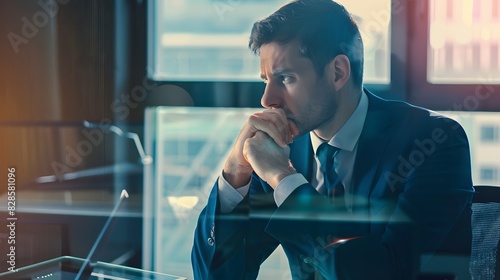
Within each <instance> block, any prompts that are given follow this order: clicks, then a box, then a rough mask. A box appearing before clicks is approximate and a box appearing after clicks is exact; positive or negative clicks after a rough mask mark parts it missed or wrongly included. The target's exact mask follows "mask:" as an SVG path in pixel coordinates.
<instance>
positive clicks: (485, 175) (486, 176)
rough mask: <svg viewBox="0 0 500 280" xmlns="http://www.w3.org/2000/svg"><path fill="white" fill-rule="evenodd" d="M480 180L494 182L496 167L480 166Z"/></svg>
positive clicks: (495, 179)
mask: <svg viewBox="0 0 500 280" xmlns="http://www.w3.org/2000/svg"><path fill="white" fill-rule="evenodd" d="M480 170H481V171H480V177H481V181H484V182H496V181H497V179H498V169H497V168H495V167H481V169H480Z"/></svg>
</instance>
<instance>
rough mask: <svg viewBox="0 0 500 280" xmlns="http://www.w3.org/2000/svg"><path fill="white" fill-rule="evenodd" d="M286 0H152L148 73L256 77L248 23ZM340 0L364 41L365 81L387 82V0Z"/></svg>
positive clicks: (188, 78) (169, 77)
mask: <svg viewBox="0 0 500 280" xmlns="http://www.w3.org/2000/svg"><path fill="white" fill-rule="evenodd" d="M287 2H289V0H269V1H262V0H246V1H242V0H231V1H229V0H220V1H215V0H204V1H200V0H156V1H152V2H151V5H150V7H149V13H150V18H151V20H150V22H149V39H148V41H149V50H148V52H149V55H148V64H149V67H148V69H149V71H150V73H149V75H150V77H151V78H152V79H154V80H170V81H172V80H174V81H259V80H260V79H259V72H260V68H259V59H258V57H256V56H254V55H253V54H252V53H251V51H250V50H249V49H248V47H247V44H248V37H249V33H250V30H251V27H252V24H253V22H255V21H256V20H257V19H260V18H263V17H265V16H267V15H269V14H271V13H272V12H273V11H275V10H276V9H277V8H279V7H280V6H281V5H283V4H285V3H287ZM338 2H340V3H343V4H344V5H345V6H346V8H347V9H348V10H349V11H350V12H351V13H352V14H353V16H354V17H355V18H356V20H357V22H358V23H359V26H360V30H361V33H362V37H363V40H364V44H365V68H364V71H365V79H364V80H365V83H370V84H389V83H390V54H391V49H390V37H391V36H390V21H391V1H390V0H372V1H365V2H364V3H363V5H359V3H357V2H356V1H353V0H343V1H338ZM395 8H398V9H399V8H401V7H395ZM396 12H399V10H398V11H396Z"/></svg>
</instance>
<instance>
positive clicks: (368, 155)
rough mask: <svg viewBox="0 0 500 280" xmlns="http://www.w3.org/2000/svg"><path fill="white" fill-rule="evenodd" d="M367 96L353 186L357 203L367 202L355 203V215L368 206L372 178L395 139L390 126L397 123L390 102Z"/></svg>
mask: <svg viewBox="0 0 500 280" xmlns="http://www.w3.org/2000/svg"><path fill="white" fill-rule="evenodd" d="M365 92H366V94H367V95H368V100H369V101H368V102H369V103H368V112H367V115H366V119H365V124H364V126H363V130H362V132H361V136H360V138H359V142H358V148H357V149H358V150H357V153H356V160H355V163H354V172H353V181H352V182H353V184H352V186H353V194H354V196H355V197H356V198H357V201H358V202H359V199H364V200H365V199H366V200H365V201H363V202H362V203H354V205H353V211H355V210H356V208H359V207H361V208H364V209H367V204H366V203H367V202H369V196H370V193H371V191H372V189H373V187H374V182H373V178H374V176H375V173H376V170H377V167H378V165H379V162H380V159H381V158H382V155H383V153H384V151H385V149H386V147H387V144H388V142H389V140H390V139H391V138H392V133H391V129H390V124H392V123H394V120H393V119H391V117H392V115H391V111H390V109H388V108H387V106H385V102H387V101H384V100H382V99H380V98H378V97H376V96H374V95H372V94H371V93H370V92H368V91H366V90H365ZM358 210H359V209H358Z"/></svg>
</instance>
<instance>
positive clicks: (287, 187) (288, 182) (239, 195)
mask: <svg viewBox="0 0 500 280" xmlns="http://www.w3.org/2000/svg"><path fill="white" fill-rule="evenodd" d="M367 112H368V97H367V96H366V93H364V92H362V93H361V98H360V101H359V103H358V106H357V107H356V110H355V111H354V112H353V114H352V115H351V117H350V118H349V119H348V120H347V122H346V123H345V124H344V125H343V126H342V127H341V128H340V129H339V131H338V132H337V133H336V134H335V135H334V136H333V138H332V139H330V141H328V144H330V145H332V146H334V147H337V148H339V149H340V150H339V152H338V153H337V154H336V156H335V171H336V172H337V174H338V175H339V177H340V178H341V180H342V183H343V185H344V187H345V192H344V193H345V196H344V198H345V200H346V207H347V209H351V208H352V198H353V197H352V175H353V169H354V161H355V159H356V152H357V150H358V149H357V147H358V140H359V136H360V135H361V131H362V130H363V125H364V123H365V119H366V114H367ZM309 135H310V137H311V143H312V147H313V151H314V153H315V155H316V152H317V150H318V147H319V145H321V144H322V143H323V140H322V139H321V138H319V137H318V136H317V135H316V134H315V133H314V132H312V131H311V132H310V133H309ZM313 170H315V171H316V172H315V176H313V178H312V180H311V182H310V183H311V185H312V186H313V187H314V188H316V190H317V191H318V192H319V193H326V190H324V177H323V173H322V172H321V171H320V168H319V160H318V157H317V156H315V161H314V166H313ZM307 182H308V181H307V180H306V178H304V176H303V175H302V174H300V173H297V174H293V175H289V176H287V177H285V178H283V179H282V180H281V181H280V182H279V184H278V186H276V188H275V190H274V201H275V202H276V205H277V206H278V207H279V206H280V205H281V204H282V203H283V202H284V201H285V199H286V198H287V197H288V196H289V195H290V194H291V193H292V192H293V191H294V190H295V189H296V188H298V187H299V186H301V185H303V184H305V183H307ZM249 188H250V182H249V183H248V184H247V185H246V186H243V187H241V188H238V189H234V188H233V187H232V186H231V185H230V184H229V183H228V182H227V181H226V179H224V176H222V174H221V175H220V176H219V180H218V190H219V200H220V204H221V212H223V213H228V212H231V211H232V210H233V209H234V208H235V207H236V206H237V205H238V203H240V202H241V201H242V200H243V198H244V197H245V196H246V195H247V193H248V190H249Z"/></svg>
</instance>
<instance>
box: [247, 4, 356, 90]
mask: <svg viewBox="0 0 500 280" xmlns="http://www.w3.org/2000/svg"><path fill="white" fill-rule="evenodd" d="M295 39H297V40H298V42H299V47H300V53H301V54H302V55H304V56H305V57H307V58H309V59H310V60H311V61H312V63H313V65H314V68H315V70H316V72H317V74H318V75H319V76H320V77H321V76H323V74H324V70H325V66H326V65H327V64H328V63H330V62H331V61H332V60H333V59H334V58H335V57H336V56H337V55H339V54H344V55H346V56H347V57H348V58H349V61H350V64H351V76H352V78H353V82H354V83H355V84H356V85H359V86H361V84H362V82H363V41H362V40H361V35H360V32H359V29H358V25H357V24H356V22H355V21H354V19H353V17H352V16H351V14H350V13H349V12H348V11H347V10H346V9H345V8H344V6H342V5H340V4H338V3H336V2H334V1H331V0H295V1H292V2H290V3H288V4H286V5H284V6H282V7H281V8H280V9H279V10H277V11H276V12H274V13H273V14H272V15H270V16H268V17H266V18H264V19H262V20H259V21H257V22H255V23H254V25H253V28H252V32H251V34H250V42H249V43H248V46H249V48H250V49H251V50H252V51H253V52H254V53H255V54H257V55H259V50H260V47H261V46H262V45H264V44H268V43H271V42H277V43H280V44H286V43H289V42H290V41H293V40H295Z"/></svg>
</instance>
